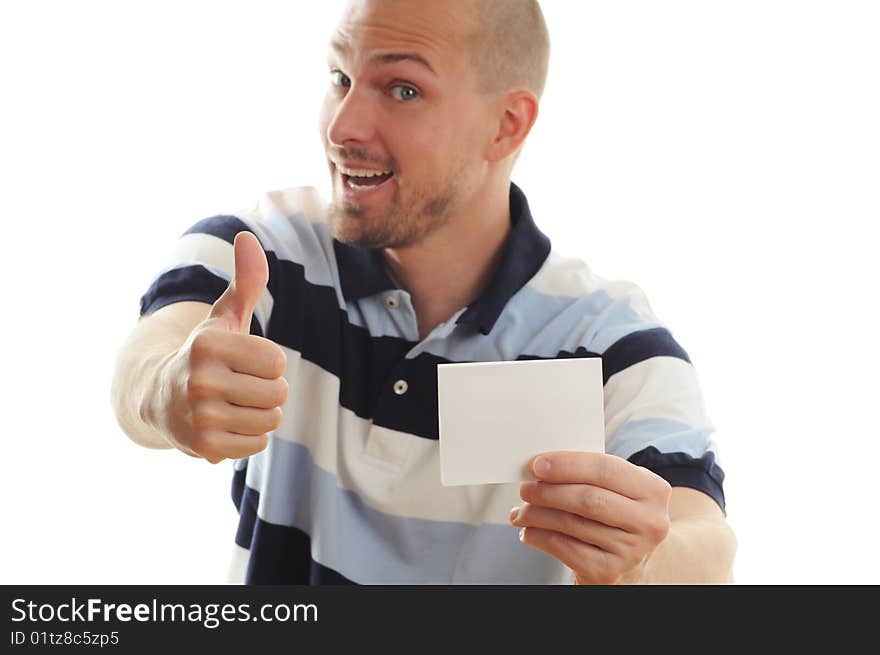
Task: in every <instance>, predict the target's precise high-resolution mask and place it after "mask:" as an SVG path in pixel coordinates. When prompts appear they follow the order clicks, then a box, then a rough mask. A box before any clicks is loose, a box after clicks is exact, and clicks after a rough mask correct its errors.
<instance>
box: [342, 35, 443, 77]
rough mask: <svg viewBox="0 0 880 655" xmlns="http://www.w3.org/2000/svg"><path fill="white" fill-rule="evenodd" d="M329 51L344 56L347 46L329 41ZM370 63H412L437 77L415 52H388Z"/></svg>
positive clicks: (374, 58) (423, 59)
mask: <svg viewBox="0 0 880 655" xmlns="http://www.w3.org/2000/svg"><path fill="white" fill-rule="evenodd" d="M330 49H331V50H333V51H334V52H336V53H337V54H346V53H348V52H349V48H348V46H347V45H345V44H344V43H343V42H341V41H331V42H330ZM370 61H371V62H378V63H380V64H394V63H396V62H398V61H412V62H415V63H417V64H419V65H421V66H424V67H425V68H427V69H428V70H429V71H431V73H433V74H434V75H437V71H435V70H434V67H433V66H431V64H430V63H429V62H428V60H427V59H425V58H424V57H422V55H420V54H418V53H416V52H389V53H385V54H378V55H373V56H372V57H371V58H370Z"/></svg>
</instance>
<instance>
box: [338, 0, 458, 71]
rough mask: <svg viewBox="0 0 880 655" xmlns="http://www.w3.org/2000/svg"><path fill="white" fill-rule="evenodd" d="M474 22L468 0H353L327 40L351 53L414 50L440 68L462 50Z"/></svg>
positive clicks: (448, 63) (339, 48)
mask: <svg viewBox="0 0 880 655" xmlns="http://www.w3.org/2000/svg"><path fill="white" fill-rule="evenodd" d="M474 23H475V21H474V18H473V9H472V6H471V2H470V1H469V0H439V1H437V0H430V1H425V0H354V1H352V2H350V3H349V4H348V6H347V8H346V10H345V12H344V13H343V15H342V18H341V19H340V21H339V23H338V25H337V26H336V30H335V31H334V33H333V36H332V37H331V39H330V44H331V49H333V50H342V51H344V52H345V53H347V54H349V55H351V56H353V57H357V56H362V55H367V54H372V53H375V52H378V51H382V52H385V51H395V50H405V51H415V52H418V53H420V54H423V55H424V56H425V58H427V59H428V60H429V61H431V63H436V64H438V67H439V68H446V67H449V65H450V64H451V63H452V62H453V61H454V60H456V59H459V58H461V57H462V56H463V54H464V53H463V51H464V49H465V46H466V43H467V41H468V39H469V38H470V37H471V35H472V34H473V26H474Z"/></svg>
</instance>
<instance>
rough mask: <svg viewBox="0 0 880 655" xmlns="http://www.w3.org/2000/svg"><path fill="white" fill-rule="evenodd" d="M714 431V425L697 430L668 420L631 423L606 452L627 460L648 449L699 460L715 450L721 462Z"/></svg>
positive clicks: (657, 419) (618, 434) (614, 437)
mask: <svg viewBox="0 0 880 655" xmlns="http://www.w3.org/2000/svg"><path fill="white" fill-rule="evenodd" d="M714 431H715V428H714V427H712V426H711V425H708V426H704V427H699V428H697V427H692V426H690V425H688V424H687V423H682V422H681V421H673V420H671V419H665V418H649V419H642V420H640V421H630V422H628V423H625V424H624V425H623V426H622V427H621V428H620V429H619V430H618V431H617V433H616V434H614V435H613V436H612V437H611V439H609V441H608V444H607V448H606V451H607V452H608V453H610V454H612V455H617V456H618V457H623V458H624V459H627V458H629V457H630V456H632V455H634V454H635V453H637V452H639V451H640V450H644V449H645V448H647V447H648V446H654V447H655V448H657V450H659V451H660V452H661V453H685V454H687V455H690V456H691V457H695V458H699V457H702V456H703V455H704V454H706V451H709V450H711V451H713V452H715V453H716V461H717V448H716V446H715V443H714V442H713V441H712V439H711V438H710V437H709V435H711V434H712V433H713V432H714Z"/></svg>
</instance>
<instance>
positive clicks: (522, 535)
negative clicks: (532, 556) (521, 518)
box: [519, 528, 526, 541]
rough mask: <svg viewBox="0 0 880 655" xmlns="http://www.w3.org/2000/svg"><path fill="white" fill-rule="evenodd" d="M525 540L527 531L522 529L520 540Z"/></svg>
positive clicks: (520, 530)
mask: <svg viewBox="0 0 880 655" xmlns="http://www.w3.org/2000/svg"><path fill="white" fill-rule="evenodd" d="M525 538H526V529H525V528H520V529H519V540H520V541H523V540H524V539H525Z"/></svg>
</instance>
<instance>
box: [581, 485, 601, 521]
mask: <svg viewBox="0 0 880 655" xmlns="http://www.w3.org/2000/svg"><path fill="white" fill-rule="evenodd" d="M580 505H581V509H582V510H583V511H584V515H585V516H596V515H597V514H599V513H601V511H602V509H603V508H604V506H605V496H604V495H603V494H601V493H599V491H598V490H597V489H595V488H594V487H587V488H586V489H584V490H583V491H582V492H581V502H580Z"/></svg>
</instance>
